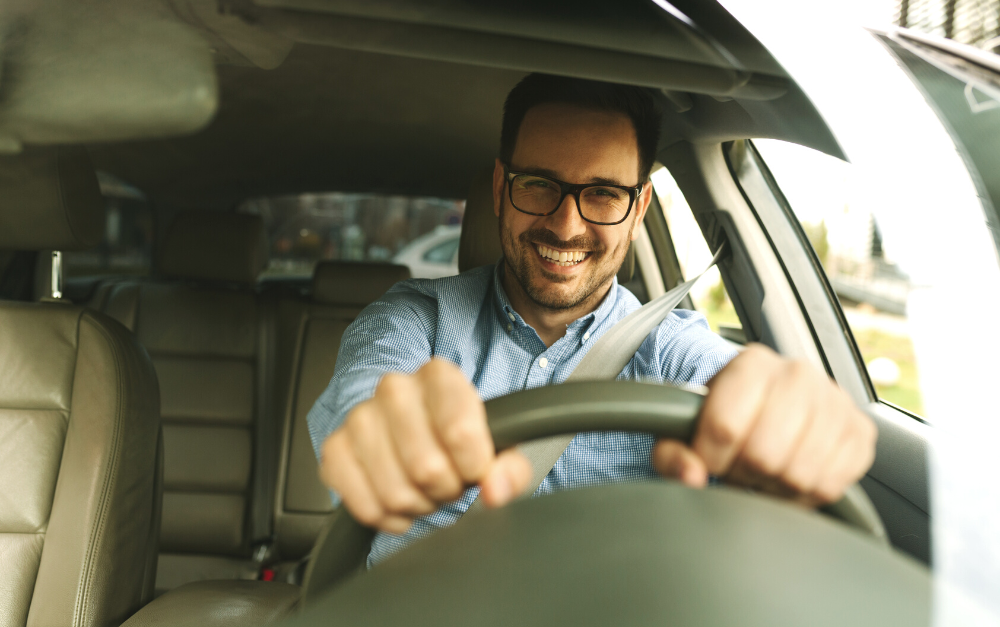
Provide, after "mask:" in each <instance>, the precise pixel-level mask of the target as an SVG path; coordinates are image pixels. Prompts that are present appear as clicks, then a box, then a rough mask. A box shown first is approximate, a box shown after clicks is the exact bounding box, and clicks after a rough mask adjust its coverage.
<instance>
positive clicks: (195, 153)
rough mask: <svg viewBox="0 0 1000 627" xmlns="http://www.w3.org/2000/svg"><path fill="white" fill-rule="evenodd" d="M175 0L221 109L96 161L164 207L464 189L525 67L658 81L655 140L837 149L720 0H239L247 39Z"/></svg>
mask: <svg viewBox="0 0 1000 627" xmlns="http://www.w3.org/2000/svg"><path fill="white" fill-rule="evenodd" d="M104 4H105V8H108V9H109V10H113V9H114V7H116V6H118V2H117V0H106V1H105V2H104ZM173 4H174V11H175V12H176V13H177V14H178V18H179V19H180V20H181V21H183V22H185V23H186V24H187V25H188V26H190V27H191V28H193V29H195V30H196V31H197V32H198V34H199V35H200V36H201V37H202V38H203V39H204V40H207V41H209V42H211V45H212V52H213V53H214V59H215V62H216V71H217V80H218V87H219V90H218V94H219V96H218V97H219V107H218V110H217V113H216V115H215V117H214V119H213V120H212V121H211V123H209V124H208V126H207V127H206V128H204V129H203V130H201V131H199V132H196V133H194V134H191V135H187V136H183V137H171V138H167V139H137V140H133V141H126V142H121V141H116V142H114V143H102V142H89V143H90V147H91V151H92V155H93V158H94V162H95V166H96V167H97V168H98V169H99V170H103V171H106V172H108V173H110V174H112V175H114V176H116V177H118V178H119V179H121V180H123V181H126V182H128V183H130V184H132V185H135V186H136V187H138V188H139V189H141V190H143V191H144V192H145V193H146V194H147V196H148V197H149V198H150V199H151V200H152V201H154V202H155V203H156V204H158V205H161V206H170V207H175V208H213V209H217V208H225V207H231V206H233V205H234V204H235V203H237V202H239V201H240V200H241V199H244V198H247V197H252V196H257V195H271V194H283V193H298V192H320V191H351V192H384V193H400V194H412V195H431V196H439V197H452V198H462V197H464V196H465V194H466V192H467V189H468V185H469V182H470V181H471V179H472V177H473V176H474V174H475V173H476V172H478V171H479V170H481V169H482V168H483V166H484V165H487V164H489V163H491V162H492V160H493V159H494V157H495V156H496V154H497V148H498V140H499V127H500V117H501V112H502V105H503V99H504V97H505V95H506V93H507V92H508V91H509V90H510V88H511V87H513V86H514V84H515V83H516V82H517V81H518V80H519V79H520V78H521V77H522V76H524V75H525V73H526V72H528V71H548V72H553V73H562V74H568V75H575V76H582V77H589V78H598V79H604V80H609V79H614V80H619V81H620V82H631V83H634V84H641V85H647V86H650V87H654V88H656V87H659V89H658V91H657V93H658V95H659V97H661V98H662V100H663V103H664V108H665V118H664V124H663V131H662V139H661V149H662V148H665V147H667V146H669V145H671V144H674V143H676V142H678V141H681V140H687V141H692V142H705V141H708V142H718V141H726V140H731V139H737V138H742V137H772V138H777V139H785V140H788V141H794V142H797V143H801V144H804V145H808V146H810V147H813V148H816V149H818V150H822V151H824V152H827V153H830V154H833V155H836V156H842V153H841V150H840V148H839V146H838V145H837V143H836V141H835V140H834V139H833V137H832V135H831V134H830V132H829V130H828V129H827V127H826V125H825V124H824V123H823V121H822V120H821V119H820V117H819V114H818V113H817V112H816V110H815V109H814V108H813V107H812V105H811V104H810V103H809V101H808V100H807V99H806V97H805V96H804V95H803V94H802V92H801V91H800V90H799V88H798V87H797V85H796V84H795V83H794V82H793V81H791V80H790V79H788V77H787V76H786V75H785V73H784V71H783V70H782V69H781V67H780V66H779V65H778V64H777V63H776V62H775V61H774V59H773V58H772V57H771V56H770V54H769V53H768V52H767V51H766V50H765V49H764V48H763V47H762V46H761V45H760V44H759V43H758V42H757V41H756V40H755V39H754V38H753V37H752V36H751V35H750V34H749V33H748V32H746V31H745V30H744V29H743V28H742V27H741V26H740V25H739V24H738V23H736V22H735V21H734V20H733V19H732V18H731V17H730V16H729V15H728V14H726V13H725V12H724V11H723V10H722V9H721V8H720V7H719V6H718V5H716V4H715V3H709V2H694V1H693V0H692V1H690V2H686V1H680V2H674V3H673V4H674V6H676V7H678V8H679V9H680V10H681V11H683V12H684V13H683V14H679V13H678V15H680V17H679V18H678V17H676V16H674V17H672V16H671V15H669V14H668V13H667V12H666V11H664V10H663V9H661V8H660V7H659V6H657V5H656V4H654V3H653V2H651V1H649V2H644V1H640V0H633V1H632V2H621V3H614V4H613V5H609V4H608V3H606V2H596V1H587V2H579V3H575V4H574V11H573V12H572V14H567V12H566V11H565V5H563V4H561V3H558V2H540V1H536V2H526V1H521V2H516V3H514V4H515V5H517V6H508V5H504V7H494V6H491V5H488V4H486V3H483V4H482V5H471V4H468V3H465V2H462V1H460V0H437V1H435V2H429V1H428V2H422V3H415V4H414V3H409V4H400V3H398V2H393V1H391V0H373V1H369V2H360V1H356V0H258V1H257V2H255V3H250V2H247V3H242V5H241V6H243V5H245V6H243V9H242V10H243V11H244V13H243V14H241V15H240V19H242V22H240V23H239V24H237V26H239V28H240V29H242V30H240V31H239V33H238V37H237V36H236V35H233V32H235V31H234V30H233V28H234V26H233V24H232V23H231V22H223V21H222V19H223V18H220V17H218V16H217V15H216V14H215V13H213V12H211V11H210V12H205V11H202V12H200V13H198V12H196V11H194V9H192V7H195V6H196V5H198V6H202V5H205V4H206V3H205V2H202V1H201V0H189V1H188V2H187V3H173ZM209 4H213V3H209ZM182 5H183V7H187V8H188V12H187V13H185V11H183V10H181V8H178V7H182ZM265 5H267V6H265ZM213 6H214V4H213ZM414 7H416V8H414ZM610 7H613V10H609V8H610ZM196 13H197V15H195V14H196ZM217 13H219V14H220V15H221V14H222V12H217ZM192 16H194V17H192ZM224 17H225V16H224ZM196 18H197V19H196ZM688 18H690V20H693V21H694V22H695V23H696V24H697V26H696V27H690V26H686V25H685V24H684V21H685V20H688ZM213 20H214V21H213ZM248 25H249V26H248ZM248 29H249V30H248ZM254 29H256V30H254ZM240 37H242V40H240ZM275 38H277V39H275ZM233 41H237V43H239V44H240V45H231V44H232V42H233ZM247 41H250V42H251V43H252V44H255V45H257V48H263V47H265V44H268V43H272V44H273V42H274V41H283V42H287V44H288V48H289V49H290V52H288V53H287V57H285V56H284V55H283V54H279V55H277V56H275V57H273V59H272V58H268V60H267V62H265V63H261V62H260V60H259V58H257V57H254V55H253V54H242V55H241V54H240V50H243V51H244V52H245V51H246V50H248V49H253V46H249V47H248V46H247ZM293 42H294V45H293ZM720 42H722V43H720ZM265 56H266V55H265ZM248 57H250V58H255V59H257V60H256V64H255V63H254V62H250V61H249V60H248ZM258 57H259V55H258ZM15 60H16V59H15ZM261 65H263V66H266V67H272V66H273V67H272V69H262V67H258V66H261ZM726 81H730V83H731V84H727V83H726ZM720 85H721V86H720ZM706 94H710V95H706ZM109 136H110V135H109Z"/></svg>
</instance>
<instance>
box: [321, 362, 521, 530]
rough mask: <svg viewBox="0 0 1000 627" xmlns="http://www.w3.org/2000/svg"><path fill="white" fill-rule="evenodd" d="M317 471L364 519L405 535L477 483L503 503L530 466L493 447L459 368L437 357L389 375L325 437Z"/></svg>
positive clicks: (486, 497) (479, 405) (486, 498)
mask: <svg viewBox="0 0 1000 627" xmlns="http://www.w3.org/2000/svg"><path fill="white" fill-rule="evenodd" d="M320 477H321V479H322V480H323V483H325V484H326V485H327V486H329V487H330V488H331V489H333V490H334V491H335V492H337V493H338V494H339V495H340V498H341V499H342V500H343V503H344V505H345V506H346V507H347V509H348V511H350V512H351V514H352V515H353V516H354V517H355V518H356V519H357V520H358V521H359V522H361V523H362V524H365V525H368V526H369V527H375V528H377V529H380V530H382V531H387V532H389V533H395V534H400V533H404V532H405V531H406V530H407V529H409V528H410V525H411V524H412V523H413V519H414V518H416V517H417V516H423V515H426V514H430V513H432V512H433V511H435V510H436V509H437V508H438V506H439V505H441V504H443V503H447V502H449V501H453V500H455V499H457V498H458V497H459V496H461V494H462V492H463V490H464V489H465V488H467V487H468V486H471V485H475V484H479V486H480V488H481V489H482V492H481V497H480V498H482V500H483V503H484V504H485V505H487V506H490V507H499V506H501V505H504V504H505V503H507V502H509V501H510V500H511V499H513V498H514V497H516V496H517V495H519V494H520V493H521V492H523V491H524V490H525V488H527V485H528V482H529V481H530V479H531V464H530V462H528V460H527V459H526V458H525V457H524V456H523V455H521V453H520V452H518V451H517V450H516V449H509V450H506V451H503V452H501V453H499V454H497V453H495V452H494V448H493V438H492V437H490V432H489V429H488V428H487V426H486V410H485V407H484V406H483V402H482V401H481V400H480V399H479V395H478V393H477V392H476V389H475V388H474V387H473V386H472V384H471V383H469V382H468V381H466V379H465V375H463V374H462V371H461V370H459V368H458V367H457V366H455V365H454V364H452V363H451V362H448V361H445V360H443V359H437V358H434V359H432V360H431V361H429V362H428V363H427V364H425V365H424V366H423V367H422V368H420V370H418V371H417V372H415V373H414V374H412V375H403V374H395V373H390V374H387V375H385V376H384V377H383V378H382V380H381V382H379V385H378V387H377V388H376V389H375V395H374V396H373V397H372V398H371V399H370V400H367V401H365V402H363V403H359V404H358V405H357V406H355V407H354V409H352V410H351V412H350V413H348V414H347V418H346V420H345V421H344V424H343V425H342V426H341V427H340V428H339V429H337V430H336V431H334V432H333V433H332V434H330V436H329V437H328V438H327V439H326V441H325V442H324V443H323V451H322V461H321V464H320Z"/></svg>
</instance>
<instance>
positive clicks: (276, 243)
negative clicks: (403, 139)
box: [239, 193, 465, 277]
mask: <svg viewBox="0 0 1000 627" xmlns="http://www.w3.org/2000/svg"><path fill="white" fill-rule="evenodd" d="M464 210H465V201H461V200H448V199H441V198H414V197H406V196H387V195H381V194H344V193H325V194H299V195H294V196H274V197H267V198H255V199H252V200H248V201H246V202H244V203H243V204H242V205H241V206H240V208H239V211H242V212H246V213H254V214H258V215H260V216H261V217H262V218H263V219H264V226H265V228H266V229H267V233H268V237H269V240H270V245H271V261H270V264H269V266H268V268H267V270H265V271H264V273H263V274H262V276H276V275H290V276H308V275H311V274H312V271H313V267H314V266H315V265H316V262H317V261H320V260H325V259H336V260H345V261H382V262H386V263H400V264H403V265H407V266H410V271H411V273H412V274H413V276H415V277H424V276H427V275H426V273H425V272H424V270H425V268H423V267H422V266H421V263H419V262H422V261H423V259H424V255H428V254H430V251H431V250H432V249H434V248H435V247H436V246H440V245H444V244H448V243H450V240H449V242H445V241H444V240H442V239H440V238H438V239H435V238H434V237H432V236H433V235H434V234H435V233H436V232H440V231H438V229H440V228H445V229H449V230H450V231H451V232H453V233H457V232H458V231H459V229H460V226H459V225H460V224H461V222H462V214H463V212H464ZM454 246H455V247H457V246H458V241H457V239H456V240H455V242H454ZM442 254H443V251H442ZM437 265H438V266H440V265H441V264H437ZM457 272H458V267H457V265H456V266H454V269H453V270H451V268H450V267H449V270H448V271H447V272H446V273H445V274H438V275H437V276H445V275H446V274H455V273H457Z"/></svg>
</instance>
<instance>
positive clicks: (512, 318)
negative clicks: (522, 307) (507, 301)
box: [507, 311, 516, 322]
mask: <svg viewBox="0 0 1000 627" xmlns="http://www.w3.org/2000/svg"><path fill="white" fill-rule="evenodd" d="M507 317H508V318H510V321H511V322H514V320H515V319H516V318H514V314H512V313H510V312H509V311H508V312H507Z"/></svg>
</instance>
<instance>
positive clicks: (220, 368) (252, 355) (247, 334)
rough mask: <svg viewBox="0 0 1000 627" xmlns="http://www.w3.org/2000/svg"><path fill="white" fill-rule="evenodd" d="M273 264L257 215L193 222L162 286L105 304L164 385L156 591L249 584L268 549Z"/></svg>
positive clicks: (208, 215)
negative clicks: (267, 289)
mask: <svg viewBox="0 0 1000 627" xmlns="http://www.w3.org/2000/svg"><path fill="white" fill-rule="evenodd" d="M267 254H268V246H267V241H266V237H265V233H264V229H263V225H262V222H261V219H260V218H259V217H258V216H250V215H243V214H236V213H217V212H208V211H204V212H190V213H184V214H181V215H179V216H178V217H177V219H176V220H175V222H174V224H173V225H172V226H171V228H170V230H169V231H168V233H167V235H166V238H165V240H164V243H163V246H162V254H161V256H160V259H159V264H158V270H159V273H160V275H162V277H163V278H162V279H158V280H144V281H136V282H124V283H119V284H116V285H114V286H113V287H112V288H111V291H110V294H109V295H108V298H107V304H106V306H105V311H107V313H109V314H110V315H112V316H113V317H115V318H117V319H118V320H120V321H121V322H122V323H124V324H125V325H126V326H127V327H128V328H130V329H132V330H133V331H134V332H135V334H136V336H137V337H138V339H139V342H140V343H141V344H142V345H143V346H144V347H145V348H146V350H147V351H149V354H150V356H151V357H152V360H153V364H154V365H155V367H156V372H157V375H158V376H159V380H160V397H161V413H162V416H163V435H164V444H165V446H164V448H165V485H164V495H163V526H162V531H161V534H160V551H161V555H160V560H159V572H158V575H157V589H159V590H168V589H171V588H174V587H176V586H179V585H182V584H184V583H187V582H190V581H199V580H204V579H238V578H243V577H252V576H254V575H255V570H256V569H257V566H258V565H257V564H256V563H255V561H254V559H253V555H254V552H255V550H257V549H259V548H260V547H263V551H266V550H267V549H266V547H267V544H268V543H269V542H270V538H271V503H272V502H273V496H272V490H273V478H274V476H275V474H276V471H275V462H276V457H277V441H278V434H279V431H280V427H279V425H278V424H277V422H276V420H275V418H274V415H275V412H274V410H273V405H274V401H273V400H272V396H271V393H272V387H273V375H272V371H273V365H274V361H275V356H274V354H273V353H274V346H273V344H274V340H273V336H274V334H273V331H272V326H273V313H274V303H273V302H272V301H271V300H269V299H266V298H261V297H260V296H259V295H258V294H257V293H256V291H255V285H256V280H257V275H258V273H259V272H260V271H261V269H262V268H263V267H264V266H265V265H266V263H267Z"/></svg>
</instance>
